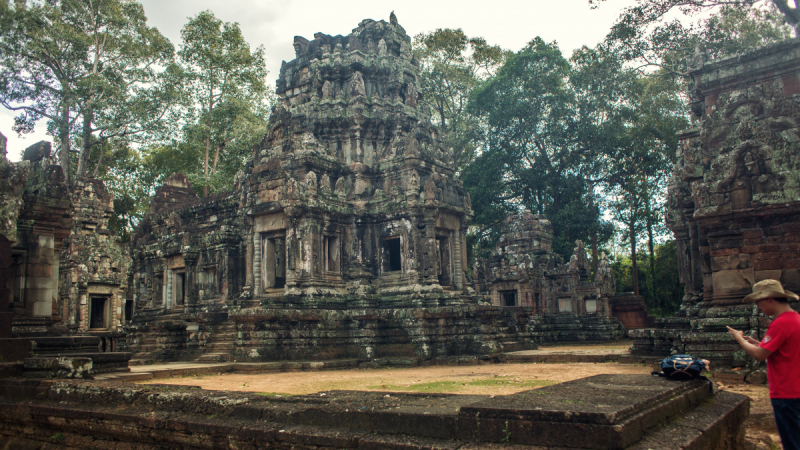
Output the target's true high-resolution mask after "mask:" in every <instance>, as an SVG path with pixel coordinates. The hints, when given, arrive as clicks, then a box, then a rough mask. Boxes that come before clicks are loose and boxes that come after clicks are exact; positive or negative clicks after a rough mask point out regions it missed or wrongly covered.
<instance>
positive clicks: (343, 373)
mask: <svg viewBox="0 0 800 450" xmlns="http://www.w3.org/2000/svg"><path fill="white" fill-rule="evenodd" d="M582 348H584V349H585V348H586V347H585V346H584V347H582ZM650 372H651V367H650V366H645V365H635V364H615V363H563V364H537V363H521V364H486V365H476V366H433V367H411V368H387V369H353V370H336V371H322V372H281V373H265V374H222V375H216V376H214V375H212V376H207V375H206V376H187V377H182V378H172V379H157V380H152V381H149V382H147V383H159V384H179V385H189V386H198V387H201V388H203V389H209V390H226V391H245V392H263V393H273V394H280V395H292V394H294V395H298V394H311V393H315V392H324V391H329V390H366V391H385V392H444V393H454V394H478V395H504V394H512V393H515V392H520V391H525V390H529V389H535V388H538V387H542V386H547V385H550V384H555V383H562V382H565V381H570V380H575V379H578V378H584V377H588V376H592V375H598V374H649V373H650ZM717 388H718V389H726V390H729V391H731V392H736V393H739V394H744V395H747V396H749V397H750V399H751V407H750V408H751V409H750V414H751V420H750V421H749V422H748V424H747V437H748V441H749V442H750V443H751V444H752V445H753V447H754V448H757V449H764V450H770V449H781V448H782V447H781V445H780V438H779V436H778V433H777V430H776V429H774V419H772V406H771V404H770V402H769V392H768V390H767V387H766V386H753V385H748V384H733V385H730V384H722V385H720V384H718V385H717ZM771 420H772V421H771Z"/></svg>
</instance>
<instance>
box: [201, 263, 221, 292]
mask: <svg viewBox="0 0 800 450" xmlns="http://www.w3.org/2000/svg"><path fill="white" fill-rule="evenodd" d="M198 276H199V278H200V279H199V280H198V281H199V284H200V289H202V290H203V295H208V294H216V293H217V268H216V267H214V266H211V267H206V268H204V269H203V270H202V271H200V273H199V274H198Z"/></svg>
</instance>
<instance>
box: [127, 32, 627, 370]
mask: <svg viewBox="0 0 800 450" xmlns="http://www.w3.org/2000/svg"><path fill="white" fill-rule="evenodd" d="M294 48H295V52H296V58H295V59H294V60H292V61H290V62H288V63H287V62H284V63H283V65H282V67H281V72H280V78H279V79H278V82H277V94H278V97H279V101H278V104H277V105H276V106H275V107H274V108H273V111H272V114H271V117H270V126H269V129H268V133H267V134H266V136H265V138H264V140H263V141H262V143H261V145H260V146H258V147H257V148H255V149H254V152H253V160H252V162H251V163H249V164H248V165H247V167H246V169H245V171H244V172H242V173H240V174H239V175H238V176H237V178H236V180H235V186H234V189H233V191H231V192H226V193H220V194H217V195H215V196H212V197H209V198H203V199H201V198H198V197H197V196H196V195H195V194H194V192H193V191H192V189H191V187H190V185H189V183H188V181H187V180H186V179H185V177H183V176H182V175H180V174H175V175H173V176H172V177H170V179H168V180H167V182H166V183H165V185H164V186H163V187H162V188H161V189H159V191H158V192H157V194H156V196H155V197H154V198H153V200H152V202H151V204H150V210H149V211H148V213H147V214H146V216H145V218H144V220H143V221H142V223H141V224H140V226H139V227H138V229H137V231H136V235H135V236H134V237H133V241H134V242H133V250H132V257H133V266H132V270H131V273H132V275H131V276H132V281H131V283H132V284H131V290H130V293H131V296H130V298H129V300H131V301H133V302H134V315H133V320H132V321H131V322H130V324H129V331H130V334H129V344H130V346H131V349H132V350H133V351H134V352H136V353H137V355H136V356H137V358H140V359H143V360H148V359H150V360H154V359H155V360H158V359H162V360H163V359H196V358H200V359H201V360H206V361H217V360H225V359H230V358H236V359H237V360H265V359H304V358H305V359H307V358H312V357H313V358H321V359H334V358H360V359H367V360H369V359H373V358H391V357H405V358H408V357H415V358H422V359H429V358H435V357H440V356H442V357H445V356H450V355H465V354H466V355H480V354H483V355H485V354H491V353H495V352H497V351H500V350H503V349H505V350H510V349H517V348H532V347H534V346H535V344H534V342H535V341H536V340H537V336H536V334H535V333H534V328H535V327H536V326H537V325H536V321H534V320H533V319H532V317H533V316H534V315H535V314H536V312H535V311H534V310H533V309H532V308H528V309H525V310H518V311H510V310H506V311H504V310H502V309H498V308H496V307H491V306H485V305H483V304H479V301H478V298H477V297H476V295H475V291H474V290H473V288H472V287H471V285H470V283H469V282H468V280H467V276H466V269H467V261H466V244H465V233H466V228H467V225H468V224H469V220H470V218H471V215H472V210H471V206H470V199H469V195H468V194H467V192H466V191H465V190H464V188H463V186H462V184H461V182H460V181H459V180H457V179H456V178H455V177H454V172H453V169H452V162H453V156H452V149H449V148H445V147H444V146H443V145H442V140H441V136H440V135H439V133H438V130H437V129H436V128H435V127H434V126H432V125H431V124H430V123H429V122H428V121H427V120H425V119H424V117H425V114H423V113H424V111H423V110H422V106H421V105H420V103H419V95H420V94H419V92H420V88H419V82H418V80H417V73H418V68H417V63H416V61H415V60H414V59H413V57H412V55H411V39H410V38H409V36H408V35H407V34H406V33H405V31H404V30H403V28H402V27H401V26H400V25H399V24H397V22H396V20H395V19H392V20H390V22H385V21H374V20H364V21H362V22H361V23H360V24H359V25H358V27H357V28H355V29H354V30H353V32H352V33H351V34H349V35H348V36H341V35H339V36H329V35H326V34H322V33H317V34H315V35H314V39H313V40H310V41H309V40H306V39H304V38H301V37H296V38H295V42H294ZM584 258H585V256H584ZM576 307H577V306H576ZM581 307H583V306H581ZM601 308H602V305H601ZM581 326H582V325H578V327H579V328H580V327H581ZM619 332H620V326H619V324H618V323H616V324H615V325H611V326H609V328H608V329H603V331H601V332H600V333H599V334H598V335H597V336H598V338H610V337H611V336H612V335H617V334H619ZM576 336H577V335H576ZM581 336H583V338H585V336H586V335H585V334H583V335H581Z"/></svg>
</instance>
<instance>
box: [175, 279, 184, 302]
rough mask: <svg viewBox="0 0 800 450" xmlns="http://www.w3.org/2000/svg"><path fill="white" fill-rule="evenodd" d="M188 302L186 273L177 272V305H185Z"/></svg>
mask: <svg viewBox="0 0 800 450" xmlns="http://www.w3.org/2000/svg"><path fill="white" fill-rule="evenodd" d="M184 300H186V272H175V305H183V304H184Z"/></svg>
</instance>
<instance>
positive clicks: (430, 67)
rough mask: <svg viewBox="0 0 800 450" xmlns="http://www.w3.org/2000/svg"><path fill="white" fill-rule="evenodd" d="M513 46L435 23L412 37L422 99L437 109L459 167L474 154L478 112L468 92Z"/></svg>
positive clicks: (437, 118) (436, 115)
mask: <svg viewBox="0 0 800 450" xmlns="http://www.w3.org/2000/svg"><path fill="white" fill-rule="evenodd" d="M509 54H511V52H509V51H507V50H503V49H501V48H500V47H499V46H496V45H489V44H487V42H486V40H485V39H483V38H477V37H473V38H470V37H468V36H467V35H466V34H465V33H464V32H463V31H462V30H461V29H460V28H459V29H449V28H445V29H437V30H436V31H433V32H431V33H427V34H419V35H417V36H415V37H414V55H415V57H416V59H417V61H419V67H420V82H421V84H422V89H423V92H424V93H425V95H424V96H423V97H422V99H421V101H422V103H423V104H424V105H425V106H427V107H428V108H429V110H430V111H431V112H432V113H433V114H432V116H431V121H432V122H433V123H434V124H436V125H437V126H439V128H440V129H441V130H442V131H443V134H444V136H445V145H446V146H448V147H450V148H452V149H453V151H454V163H455V168H456V172H457V173H461V171H462V170H463V169H464V167H466V165H467V164H469V163H470V162H472V160H473V159H474V158H475V156H476V145H475V137H476V133H477V132H478V127H479V124H478V118H477V117H476V116H474V115H473V114H470V113H469V112H468V111H467V104H468V101H469V95H470V92H472V90H473V89H474V88H475V87H476V86H477V85H478V84H479V83H480V82H481V81H484V80H486V79H487V78H488V77H490V76H492V75H494V74H495V73H496V72H497V69H498V68H499V67H500V66H501V65H502V64H503V62H504V61H505V59H506V58H507V57H508V55H509Z"/></svg>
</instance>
